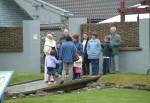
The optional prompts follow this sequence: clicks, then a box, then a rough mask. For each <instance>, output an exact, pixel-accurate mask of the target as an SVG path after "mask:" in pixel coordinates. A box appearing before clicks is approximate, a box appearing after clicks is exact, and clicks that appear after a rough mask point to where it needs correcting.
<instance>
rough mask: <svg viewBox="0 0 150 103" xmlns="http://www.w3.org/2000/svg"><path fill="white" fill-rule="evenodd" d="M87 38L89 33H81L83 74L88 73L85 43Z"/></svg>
mask: <svg viewBox="0 0 150 103" xmlns="http://www.w3.org/2000/svg"><path fill="white" fill-rule="evenodd" d="M88 40H89V35H88V34H87V33H84V34H83V42H82V45H83V63H82V69H83V75H89V71H90V70H89V62H90V61H89V59H88V55H87V43H88Z"/></svg>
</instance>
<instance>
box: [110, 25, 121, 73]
mask: <svg viewBox="0 0 150 103" xmlns="http://www.w3.org/2000/svg"><path fill="white" fill-rule="evenodd" d="M116 30H117V28H116V27H115V26H112V27H111V28H110V33H111V35H110V45H111V47H112V56H113V57H112V66H111V70H110V72H118V71H119V46H120V45H121V37H120V35H119V34H117V33H116Z"/></svg>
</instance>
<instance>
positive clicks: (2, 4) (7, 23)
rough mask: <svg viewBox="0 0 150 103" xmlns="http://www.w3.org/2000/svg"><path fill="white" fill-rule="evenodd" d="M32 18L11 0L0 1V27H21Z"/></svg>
mask: <svg viewBox="0 0 150 103" xmlns="http://www.w3.org/2000/svg"><path fill="white" fill-rule="evenodd" d="M31 19H32V18H31V17H30V16H29V15H28V14H27V13H26V12H25V11H24V10H22V9H21V8H20V7H19V6H18V5H17V4H16V3H15V2H13V1H12V0H0V27H15V26H21V25H22V21H23V20H31Z"/></svg>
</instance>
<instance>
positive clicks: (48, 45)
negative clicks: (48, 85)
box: [43, 33, 56, 82]
mask: <svg viewBox="0 0 150 103" xmlns="http://www.w3.org/2000/svg"><path fill="white" fill-rule="evenodd" d="M55 48H56V41H55V40H54V38H53V35H52V34H50V33H49V34H47V37H46V38H45V44H44V50H43V52H44V54H45V55H47V54H48V53H49V52H50V51H51V50H52V49H55ZM44 81H45V82H47V81H48V75H47V68H46V66H45V68H44Z"/></svg>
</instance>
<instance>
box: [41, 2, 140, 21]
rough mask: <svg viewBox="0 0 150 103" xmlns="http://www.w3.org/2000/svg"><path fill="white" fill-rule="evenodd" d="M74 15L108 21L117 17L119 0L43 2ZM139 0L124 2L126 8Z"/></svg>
mask: <svg viewBox="0 0 150 103" xmlns="http://www.w3.org/2000/svg"><path fill="white" fill-rule="evenodd" d="M43 1H45V2H47V3H49V4H53V5H55V6H57V7H60V8H63V9H65V10H68V11H70V12H71V13H73V14H74V17H87V18H89V19H108V18H110V17H113V16H115V15H118V8H120V0H43ZM139 1H140V0H126V4H127V7H129V6H131V5H135V4H137V3H139Z"/></svg>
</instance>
